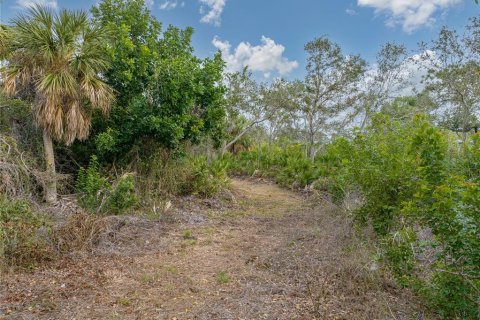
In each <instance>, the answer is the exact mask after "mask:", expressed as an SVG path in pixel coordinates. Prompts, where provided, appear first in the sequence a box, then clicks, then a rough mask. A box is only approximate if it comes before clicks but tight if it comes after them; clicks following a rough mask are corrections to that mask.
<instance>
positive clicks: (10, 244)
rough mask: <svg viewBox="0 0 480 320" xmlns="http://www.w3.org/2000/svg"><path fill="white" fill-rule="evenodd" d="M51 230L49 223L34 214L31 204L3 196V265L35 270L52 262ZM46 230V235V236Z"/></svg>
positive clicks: (0, 236) (0, 239) (0, 228)
mask: <svg viewBox="0 0 480 320" xmlns="http://www.w3.org/2000/svg"><path fill="white" fill-rule="evenodd" d="M49 228H50V226H49V223H48V220H47V219H46V218H45V217H43V216H42V215H40V214H38V213H36V212H34V211H33V210H32V208H31V207H30V205H29V204H28V203H27V202H25V201H21V200H9V199H8V198H6V197H5V196H3V195H0V257H1V259H2V261H3V263H5V264H6V265H14V266H20V267H33V266H34V265H35V264H36V263H39V262H41V261H45V260H48V259H50V258H51V257H52V251H51V248H49V246H48V244H47V238H48V232H49ZM42 229H43V231H44V233H46V234H42ZM3 263H1V264H3ZM1 264H0V266H1Z"/></svg>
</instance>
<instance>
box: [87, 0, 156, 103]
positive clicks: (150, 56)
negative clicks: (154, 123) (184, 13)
mask: <svg viewBox="0 0 480 320" xmlns="http://www.w3.org/2000/svg"><path fill="white" fill-rule="evenodd" d="M91 11H92V14H93V21H94V22H95V23H96V24H98V25H99V26H101V27H102V28H105V29H107V30H109V33H110V35H111V38H110V46H109V55H110V60H111V66H110V68H109V69H108V70H107V72H106V73H105V76H106V78H107V81H108V83H109V84H110V86H112V88H113V89H115V92H116V93H117V104H119V105H124V104H127V103H129V102H130V101H131V100H132V99H133V98H135V97H137V96H138V95H140V94H142V93H144V92H145V91H146V90H147V86H148V84H149V83H150V80H151V79H152V78H153V77H154V74H155V61H156V60H157V59H158V56H159V53H158V46H159V37H160V35H161V24H160V23H159V22H158V21H157V20H156V19H155V17H153V16H152V15H151V13H150V11H149V10H148V8H147V7H146V6H145V1H144V0H103V1H101V2H100V3H99V4H98V6H94V7H93V8H92V10H91Z"/></svg>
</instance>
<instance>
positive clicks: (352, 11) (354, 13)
mask: <svg viewBox="0 0 480 320" xmlns="http://www.w3.org/2000/svg"><path fill="white" fill-rule="evenodd" d="M345 13H346V14H348V15H349V16H356V15H357V14H358V13H357V11H355V10H353V9H352V8H347V9H346V10H345Z"/></svg>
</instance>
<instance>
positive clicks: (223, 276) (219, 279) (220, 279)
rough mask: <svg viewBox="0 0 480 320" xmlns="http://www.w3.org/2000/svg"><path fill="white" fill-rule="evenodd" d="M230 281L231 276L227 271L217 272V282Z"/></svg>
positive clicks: (224, 282)
mask: <svg viewBox="0 0 480 320" xmlns="http://www.w3.org/2000/svg"><path fill="white" fill-rule="evenodd" d="M229 282H230V276H229V275H228V274H227V273H226V272H225V271H220V272H219V273H218V274H217V283H218V284H226V283H229Z"/></svg>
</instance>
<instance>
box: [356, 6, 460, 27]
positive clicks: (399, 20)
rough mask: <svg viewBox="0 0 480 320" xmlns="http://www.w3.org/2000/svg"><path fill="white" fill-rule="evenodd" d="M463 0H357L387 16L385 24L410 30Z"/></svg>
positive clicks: (432, 20)
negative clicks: (439, 11) (398, 25)
mask: <svg viewBox="0 0 480 320" xmlns="http://www.w3.org/2000/svg"><path fill="white" fill-rule="evenodd" d="M462 2H463V0H358V5H359V6H361V7H372V8H374V9H375V12H376V13H384V14H386V15H387V16H388V20H387V25H388V26H395V25H397V24H401V25H402V27H403V30H405V31H406V32H412V31H414V30H416V29H418V28H420V27H422V26H425V25H431V24H432V23H434V22H435V18H434V14H435V13H436V12H437V11H438V10H446V9H448V8H449V7H452V6H455V5H458V4H460V3H462Z"/></svg>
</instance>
